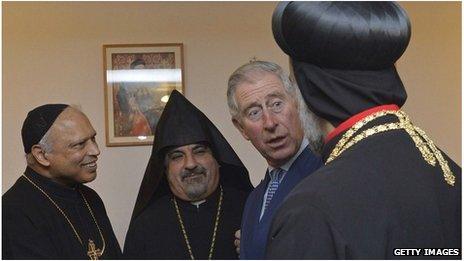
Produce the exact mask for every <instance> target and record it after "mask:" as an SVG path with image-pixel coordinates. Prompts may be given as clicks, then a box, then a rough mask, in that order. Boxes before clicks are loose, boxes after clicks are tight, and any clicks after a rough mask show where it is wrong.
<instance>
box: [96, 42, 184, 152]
mask: <svg viewBox="0 0 464 261" xmlns="http://www.w3.org/2000/svg"><path fill="white" fill-rule="evenodd" d="M103 78H104V79H103V80H104V88H105V132H106V146H108V147H112V146H138V145H152V144H153V140H154V132H155V128H156V124H157V122H158V120H159V117H160V116H161V113H162V111H163V109H164V105H165V104H166V102H167V101H168V99H169V94H170V93H171V91H172V90H174V89H176V90H178V91H179V92H181V93H184V84H183V83H184V67H183V44H182V43H166V44H105V45H103Z"/></svg>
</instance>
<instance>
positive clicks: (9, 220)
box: [2, 205, 57, 259]
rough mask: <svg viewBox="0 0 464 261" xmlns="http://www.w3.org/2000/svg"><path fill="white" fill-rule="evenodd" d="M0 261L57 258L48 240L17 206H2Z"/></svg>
mask: <svg viewBox="0 0 464 261" xmlns="http://www.w3.org/2000/svg"><path fill="white" fill-rule="evenodd" d="M2 229H3V230H2V251H3V254H2V259H49V258H51V257H53V256H55V257H56V256H57V252H56V249H55V248H54V246H53V244H52V242H51V240H50V238H48V237H47V235H45V234H44V233H43V232H42V231H41V230H40V228H39V224H35V223H34V221H33V219H32V218H30V217H29V215H28V214H27V213H24V211H23V210H22V209H21V208H20V207H19V206H14V205H13V206H12V205H10V206H3V213H2Z"/></svg>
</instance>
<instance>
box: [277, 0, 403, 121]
mask: <svg viewBox="0 0 464 261" xmlns="http://www.w3.org/2000/svg"><path fill="white" fill-rule="evenodd" d="M272 30H273V33H274V38H275V40H276V42H277V44H278V45H279V46H280V48H281V49H282V50H283V51H284V52H285V53H286V54H288V55H289V56H290V58H291V63H292V67H293V72H294V75H295V79H296V81H297V83H298V87H299V88H300V90H301V93H302V95H303V98H304V99H305V101H306V103H307V105H308V107H309V108H310V109H311V110H312V111H313V112H314V113H316V114H317V115H318V116H319V117H321V118H323V119H326V120H328V121H329V122H331V123H332V124H333V125H334V126H338V125H339V124H340V123H342V122H343V121H345V120H346V119H348V118H350V117H351V116H353V115H355V114H357V113H359V112H361V111H364V110H366V109H369V108H372V107H375V106H380V105H386V104H396V105H398V106H400V107H401V106H402V105H403V104H404V102H405V101H406V97H407V95H406V91H405V89H404V86H403V84H402V82H401V79H400V77H399V75H398V73H397V71H396V68H395V66H394V63H395V62H396V61H397V60H398V59H399V58H400V57H401V55H402V54H403V52H404V51H405V50H406V47H407V46H408V43H409V40H410V36H411V29H410V22H409V18H408V16H407V14H406V12H405V11H404V10H403V9H402V8H401V6H400V5H399V4H397V3H394V2H377V1H375V2H352V1H327V2H312V1H311V2H306V1H305V2H281V3H279V4H278V5H277V7H276V9H275V11H274V14H273V17H272Z"/></svg>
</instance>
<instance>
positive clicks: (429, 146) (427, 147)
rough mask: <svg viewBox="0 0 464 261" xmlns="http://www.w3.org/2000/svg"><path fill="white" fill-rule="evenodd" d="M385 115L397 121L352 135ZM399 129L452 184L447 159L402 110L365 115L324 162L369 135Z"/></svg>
mask: <svg viewBox="0 0 464 261" xmlns="http://www.w3.org/2000/svg"><path fill="white" fill-rule="evenodd" d="M385 115H395V116H397V117H398V119H399V122H394V123H386V124H382V125H377V126H374V127H371V128H369V129H367V130H364V131H362V132H361V133H360V134H358V135H356V136H354V137H353V135H354V134H355V133H356V132H357V131H358V130H359V129H361V128H362V127H364V126H365V125H366V124H367V123H369V122H371V121H372V120H374V119H377V118H379V117H382V116H385ZM400 129H402V130H405V131H406V132H407V133H408V134H409V136H410V137H411V139H412V140H413V141H414V144H415V145H416V148H417V149H418V150H419V151H420V153H421V155H422V157H423V158H424V160H425V161H426V162H427V163H428V164H429V165H432V166H435V165H436V163H437V161H438V163H439V164H440V167H441V170H442V172H443V177H444V178H445V181H446V183H448V184H449V185H450V186H454V183H455V181H456V177H455V176H454V174H453V172H452V171H451V169H450V168H449V165H448V161H447V160H445V158H444V157H443V155H442V153H441V152H440V150H439V149H438V148H437V147H436V146H435V144H434V143H433V141H432V140H431V139H430V138H429V137H428V136H427V135H426V134H425V132H424V131H423V130H421V129H420V128H419V127H416V126H414V125H413V124H412V123H411V120H410V119H409V117H408V116H407V115H406V113H405V112H403V111H393V110H383V111H379V112H376V113H374V114H371V115H369V116H367V117H365V118H364V119H362V120H360V121H359V122H357V123H356V124H354V125H353V126H352V127H351V128H350V129H349V130H348V131H346V132H345V134H344V135H343V136H342V138H341V139H340V140H339V141H338V143H337V145H336V146H335V148H334V149H333V150H332V153H330V155H329V158H328V159H327V161H326V163H325V164H328V163H329V162H331V161H332V160H334V159H335V158H337V157H338V156H340V155H341V154H342V153H343V152H344V151H345V150H347V149H348V148H350V147H351V146H353V145H355V144H356V143H358V142H360V141H361V140H363V139H365V138H367V137H369V136H372V135H375V134H378V133H382V132H386V131H391V130H400Z"/></svg>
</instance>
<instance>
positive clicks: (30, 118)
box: [21, 104, 69, 154]
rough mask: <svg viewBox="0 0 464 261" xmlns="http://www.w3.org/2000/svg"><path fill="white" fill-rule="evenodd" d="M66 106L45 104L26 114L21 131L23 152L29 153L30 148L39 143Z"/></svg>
mask: <svg viewBox="0 0 464 261" xmlns="http://www.w3.org/2000/svg"><path fill="white" fill-rule="evenodd" d="M68 106H69V105H66V104H45V105H42V106H39V107H37V108H35V109H33V110H32V111H30V112H29V113H28V114H27V116H26V119H25V120H24V123H23V127H22V129H21V136H22V139H23V146H24V152H25V153H26V154H27V153H30V152H31V148H32V146H34V145H35V144H37V143H39V141H40V140H41V139H42V137H43V136H44V135H45V133H47V131H48V130H49V129H50V127H51V126H52V125H53V123H54V122H55V120H56V118H58V116H59V115H60V114H61V113H62V112H63V110H64V109H66V108H67V107H68Z"/></svg>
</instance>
